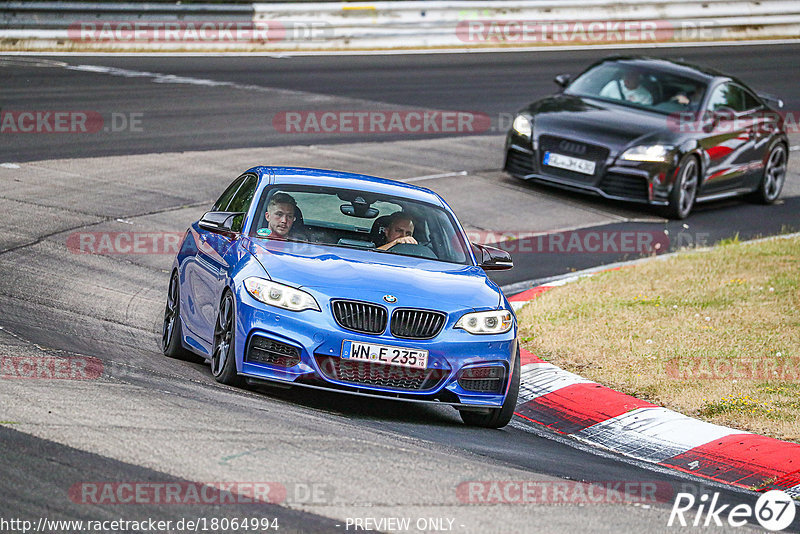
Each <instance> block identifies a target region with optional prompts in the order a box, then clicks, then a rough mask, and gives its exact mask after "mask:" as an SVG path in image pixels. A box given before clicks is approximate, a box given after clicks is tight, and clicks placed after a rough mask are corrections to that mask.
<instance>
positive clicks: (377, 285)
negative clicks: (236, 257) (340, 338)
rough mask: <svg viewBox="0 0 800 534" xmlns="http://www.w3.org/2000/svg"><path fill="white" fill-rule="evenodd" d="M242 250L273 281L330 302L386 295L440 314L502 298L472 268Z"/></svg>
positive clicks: (296, 247)
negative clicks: (328, 299)
mask: <svg viewBox="0 0 800 534" xmlns="http://www.w3.org/2000/svg"><path fill="white" fill-rule="evenodd" d="M244 246H246V247H247V249H248V250H249V252H250V253H252V254H253V255H254V256H255V257H256V258H257V259H258V261H259V262H260V263H261V265H263V266H264V269H266V271H267V274H268V275H269V277H270V278H271V279H273V280H275V281H276V282H281V283H285V284H288V285H292V286H295V287H307V288H313V289H314V290H315V291H316V292H319V293H322V294H325V295H328V296H330V297H331V298H350V299H356V300H367V301H371V302H382V300H381V299H382V298H383V295H386V294H390V295H393V296H395V297H397V304H396V305H398V306H413V307H424V308H430V309H436V310H441V311H444V312H451V311H457V310H463V309H464V308H475V309H478V308H483V309H487V308H496V307H497V306H498V305H499V303H500V300H501V299H500V293H499V290H498V289H497V286H496V285H495V284H494V283H492V282H491V281H489V279H488V278H487V277H486V274H485V273H484V272H483V269H481V268H480V267H476V266H469V265H456V264H452V263H444V262H439V261H433V260H426V259H422V258H412V257H408V256H400V255H397V254H390V253H380V252H375V251H372V250H359V249H349V248H343V247H332V246H322V245H312V244H308V243H293V242H285V241H276V240H261V239H253V240H247V241H246V242H245V244H244Z"/></svg>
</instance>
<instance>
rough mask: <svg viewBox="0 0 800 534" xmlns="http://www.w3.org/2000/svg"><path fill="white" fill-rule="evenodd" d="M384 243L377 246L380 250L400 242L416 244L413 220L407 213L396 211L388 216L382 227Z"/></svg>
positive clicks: (387, 248)
mask: <svg viewBox="0 0 800 534" xmlns="http://www.w3.org/2000/svg"><path fill="white" fill-rule="evenodd" d="M383 233H384V236H385V237H386V244H384V245H381V246H379V247H378V249H380V250H389V249H390V248H392V247H393V246H395V245H399V244H400V243H407V244H409V245H416V244H417V240H416V239H414V220H413V219H412V218H411V216H410V215H409V214H407V213H403V212H402V211H397V212H395V213H392V214H391V215H390V216H389V220H388V221H387V223H386V227H385V228H384V229H383Z"/></svg>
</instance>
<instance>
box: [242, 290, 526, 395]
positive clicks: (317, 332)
mask: <svg viewBox="0 0 800 534" xmlns="http://www.w3.org/2000/svg"><path fill="white" fill-rule="evenodd" d="M239 297H240V298H239V299H237V300H238V306H239V309H238V310H237V319H238V322H237V331H236V334H237V335H236V364H237V369H238V371H239V373H241V374H242V375H244V376H246V377H249V378H251V379H256V380H264V381H269V382H277V383H282V384H287V383H288V384H294V385H303V386H309V387H316V388H322V389H328V390H336V391H344V392H348V393H357V394H361V395H368V396H380V397H383V398H393V399H401V400H410V401H416V402H434V403H439V404H451V405H454V406H458V407H477V408H479V407H487V408H495V407H500V406H501V405H502V404H503V401H504V399H505V396H506V394H507V392H508V386H509V382H510V380H509V375H510V370H511V369H513V363H514V360H513V359H514V358H515V357H516V354H517V340H516V325H515V326H514V327H513V328H512V329H511V330H510V331H509V332H507V333H505V334H498V335H474V334H470V333H468V332H466V331H464V330H460V329H454V328H453V324H454V323H455V321H456V320H457V319H458V317H454V316H452V315H448V318H447V321H446V323H445V326H444V327H443V329H442V331H441V332H440V333H439V334H438V335H437V336H435V337H434V338H433V339H430V340H411V339H398V338H395V337H393V336H392V335H391V334H390V333H388V332H385V333H383V334H381V335H369V334H360V333H357V332H353V331H349V330H345V329H343V328H341V327H340V326H339V325H338V324H336V322H335V321H334V319H333V317H332V315H331V313H330V307H329V306H326V305H325V304H323V303H321V304H322V307H323V311H321V312H318V311H313V310H306V311H303V312H291V311H285V310H282V309H279V308H274V307H270V306H267V305H265V304H262V303H260V302H258V301H256V300H254V299H253V298H252V297H251V296H250V295H249V294H247V292H246V291H241V292H240V294H239ZM466 311H471V310H466ZM387 330H388V329H387ZM265 340H266V341H265ZM345 340H350V341H356V342H363V343H372V344H381V345H391V346H396V347H406V348H412V349H421V350H427V351H428V368H427V369H426V370H415V369H409V368H405V367H398V366H386V365H382V364H376V363H371V362H354V361H352V360H346V359H342V358H341V352H342V344H343V342H344V341H345ZM270 342H277V343H278V344H280V345H273V344H271V343H270ZM254 344H257V345H258V346H259V348H258V349H257V351H256V352H254V349H253V347H254ZM267 346H268V347H269V352H271V353H274V354H277V353H278V352H279V353H280V354H285V355H286V357H281V356H280V354H278V355H276V356H274V357H270V356H269V354H267V352H265V351H263V350H262V348H261V347H267ZM254 354H257V355H258V358H256V357H254ZM263 354H267V357H265V358H262V357H261V355H263ZM256 359H258V360H261V361H256ZM339 366H347V369H346V371H345V372H343V371H341V370H340V367H339ZM484 366H492V367H500V368H502V369H503V373H504V374H503V378H502V381H501V384H500V385H499V388H498V391H497V392H496V393H495V392H481V391H473V390H468V389H465V388H464V387H462V384H461V383H459V373H460V371H461V370H462V369H464V368H468V367H484Z"/></svg>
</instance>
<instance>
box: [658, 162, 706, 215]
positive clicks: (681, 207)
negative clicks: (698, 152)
mask: <svg viewBox="0 0 800 534" xmlns="http://www.w3.org/2000/svg"><path fill="white" fill-rule="evenodd" d="M699 185H700V165H699V164H698V163H697V158H695V157H694V156H691V155H690V156H686V157H684V158H683V160H681V162H680V165H678V177H677V178H676V179H675V185H674V186H673V187H672V192H671V193H670V194H669V205H668V206H666V207H665V208H664V215H665V216H666V217H668V218H670V219H685V218H686V217H688V216H689V213H690V212H691V211H692V208H693V207H694V201H695V200H696V199H697V189H698V187H699Z"/></svg>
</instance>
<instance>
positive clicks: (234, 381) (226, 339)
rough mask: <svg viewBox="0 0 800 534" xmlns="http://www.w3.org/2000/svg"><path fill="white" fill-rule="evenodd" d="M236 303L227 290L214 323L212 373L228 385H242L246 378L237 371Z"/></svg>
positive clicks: (220, 381) (217, 379)
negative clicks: (235, 348)
mask: <svg viewBox="0 0 800 534" xmlns="http://www.w3.org/2000/svg"><path fill="white" fill-rule="evenodd" d="M235 317H236V305H235V303H234V301H233V295H232V294H231V293H230V291H226V292H225V296H224V297H222V302H221V303H220V306H219V312H218V313H217V321H216V323H215V324H214V350H213V352H212V355H211V374H212V375H214V379H215V380H216V381H217V382H219V383H221V384H226V385H228V386H237V387H238V386H242V385H244V379H243V378H242V377H241V376H239V374H238V373H237V372H236V358H235V356H234V355H235V351H234V345H235V342H236V319H235Z"/></svg>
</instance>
